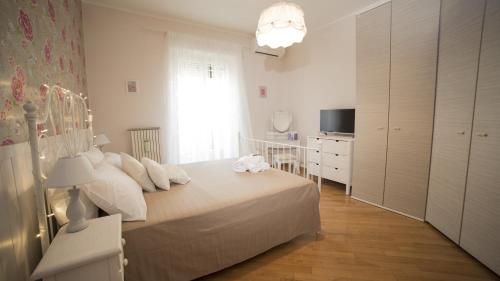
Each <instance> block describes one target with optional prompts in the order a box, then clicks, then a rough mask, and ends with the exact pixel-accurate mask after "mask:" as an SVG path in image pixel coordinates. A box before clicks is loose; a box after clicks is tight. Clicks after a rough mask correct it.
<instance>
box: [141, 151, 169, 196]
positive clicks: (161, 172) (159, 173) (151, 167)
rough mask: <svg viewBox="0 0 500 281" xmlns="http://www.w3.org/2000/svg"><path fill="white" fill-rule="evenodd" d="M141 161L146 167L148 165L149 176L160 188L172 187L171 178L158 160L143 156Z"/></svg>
mask: <svg viewBox="0 0 500 281" xmlns="http://www.w3.org/2000/svg"><path fill="white" fill-rule="evenodd" d="M141 162H142V164H143V165H144V167H146V170H148V175H149V177H150V178H151V180H153V182H154V183H155V185H156V186H157V187H158V188H161V189H163V190H169V189H170V180H169V178H168V174H167V171H166V169H165V168H164V167H162V166H161V165H160V164H158V162H156V161H154V160H152V159H149V158H147V157H142V159H141Z"/></svg>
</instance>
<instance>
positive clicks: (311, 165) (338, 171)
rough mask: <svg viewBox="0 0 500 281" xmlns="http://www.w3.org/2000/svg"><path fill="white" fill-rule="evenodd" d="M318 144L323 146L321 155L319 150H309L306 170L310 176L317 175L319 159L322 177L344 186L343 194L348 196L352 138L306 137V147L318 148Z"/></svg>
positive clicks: (350, 176) (349, 190)
mask: <svg viewBox="0 0 500 281" xmlns="http://www.w3.org/2000/svg"><path fill="white" fill-rule="evenodd" d="M320 142H321V143H322V145H323V146H322V148H323V153H322V154H323V155H320V152H319V150H309V151H308V152H307V153H308V155H307V161H308V166H307V168H308V170H309V171H310V174H312V175H315V176H317V175H318V172H319V171H318V167H319V163H320V157H321V163H322V166H323V169H322V177H323V178H325V179H329V180H332V181H336V182H340V183H343V184H345V185H346V188H345V193H346V194H347V195H350V194H351V179H352V155H353V144H354V138H352V137H348V136H335V135H331V136H308V137H307V147H317V148H319V143H320Z"/></svg>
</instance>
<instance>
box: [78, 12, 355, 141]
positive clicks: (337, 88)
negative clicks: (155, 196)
mask: <svg viewBox="0 0 500 281" xmlns="http://www.w3.org/2000/svg"><path fill="white" fill-rule="evenodd" d="M83 24H84V33H85V34H84V35H85V50H86V58H87V79H88V91H89V99H90V105H91V108H92V110H93V113H94V120H95V122H94V128H95V132H96V133H101V132H104V133H106V134H107V135H108V137H109V138H110V139H111V141H112V143H111V144H110V145H107V146H106V147H105V149H106V150H108V151H130V141H129V137H128V134H127V131H126V130H127V129H128V128H132V127H141V126H162V124H163V121H164V120H165V119H164V118H165V116H166V114H165V112H164V110H163V106H162V95H163V84H162V83H163V82H164V79H165V77H164V74H163V68H162V67H163V62H162V61H163V58H164V57H163V54H164V46H165V38H164V33H163V32H161V31H167V30H172V31H179V32H187V33H192V34H198V35H202V36H210V37H211V38H217V39H220V40H228V41H231V42H236V43H239V44H241V45H242V46H243V48H244V49H245V50H246V51H244V52H243V53H244V57H243V62H244V71H245V79H246V86H247V95H248V102H249V106H250V115H251V116H250V118H251V120H252V128H253V131H254V135H255V136H256V137H264V133H265V132H266V131H267V130H268V128H269V118H270V115H271V113H272V112H273V111H276V110H279V109H288V110H290V111H291V112H292V113H293V114H294V129H296V130H297V131H299V134H300V135H301V136H302V138H303V140H304V139H305V138H304V137H305V136H307V135H314V134H317V133H318V131H319V111H320V109H332V108H353V107H354V105H355V92H356V89H355V86H356V73H355V72H356V18H355V16H354V15H351V16H347V17H345V18H343V19H341V20H338V21H336V22H334V23H332V24H330V25H329V26H326V27H324V28H321V29H318V30H313V31H309V33H308V34H307V36H306V37H305V39H304V42H302V43H300V44H295V45H293V46H292V47H290V48H288V49H287V54H286V56H285V58H284V59H281V60H277V59H274V58H270V57H265V56H261V55H256V54H253V53H252V52H251V36H250V35H247V34H243V33H241V34H240V33H234V32H226V31H224V30H216V29H212V28H209V27H206V26H200V25H196V24H192V23H185V22H179V21H173V20H169V19H160V18H155V17H151V16H145V15H138V14H135V13H129V12H126V11H118V10H114V9H109V8H105V7H100V6H95V5H91V4H84V6H83ZM151 29H153V30H156V31H152V30H151ZM126 79H137V80H138V81H139V91H140V93H139V94H137V95H127V94H126V93H125V80H126ZM260 85H265V86H267V87H268V90H269V97H268V98H266V99H262V98H259V97H258V92H257V91H258V86H260Z"/></svg>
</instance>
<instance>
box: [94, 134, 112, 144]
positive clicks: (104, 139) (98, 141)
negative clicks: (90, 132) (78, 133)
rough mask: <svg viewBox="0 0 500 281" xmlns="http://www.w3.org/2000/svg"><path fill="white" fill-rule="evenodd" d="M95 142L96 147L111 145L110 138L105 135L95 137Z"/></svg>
mask: <svg viewBox="0 0 500 281" xmlns="http://www.w3.org/2000/svg"><path fill="white" fill-rule="evenodd" d="M94 142H95V144H96V145H105V144H108V143H110V141H109V139H108V137H107V136H106V135H105V134H99V135H97V136H95V140H94Z"/></svg>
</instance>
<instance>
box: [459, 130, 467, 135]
mask: <svg viewBox="0 0 500 281" xmlns="http://www.w3.org/2000/svg"><path fill="white" fill-rule="evenodd" d="M457 135H465V131H457Z"/></svg>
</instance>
